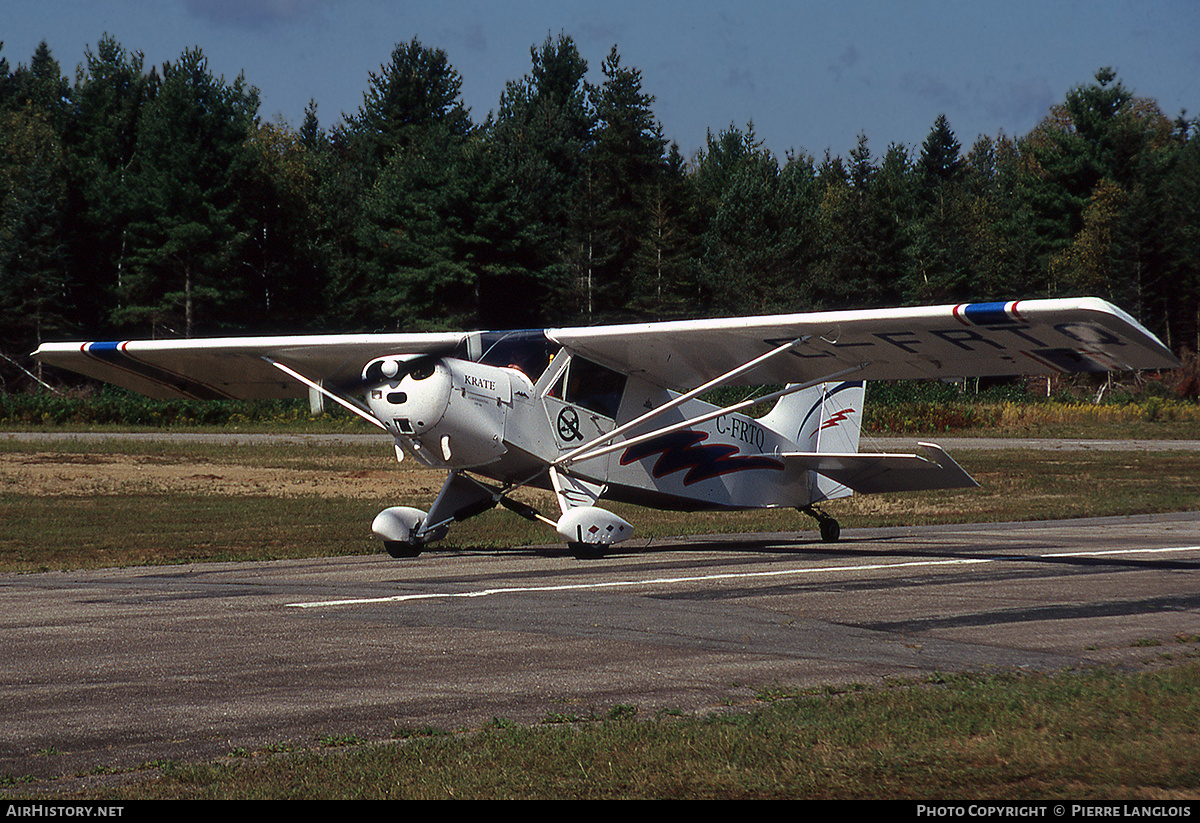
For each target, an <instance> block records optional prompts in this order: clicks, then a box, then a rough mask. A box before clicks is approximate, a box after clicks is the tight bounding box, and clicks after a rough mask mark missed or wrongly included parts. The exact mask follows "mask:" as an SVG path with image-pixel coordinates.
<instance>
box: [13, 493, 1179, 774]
mask: <svg viewBox="0 0 1200 823" xmlns="http://www.w3.org/2000/svg"><path fill="white" fill-rule="evenodd" d="M617 549H619V551H618V552H616V553H614V554H613V555H612V556H610V557H607V558H604V559H602V560H597V561H577V560H575V559H574V558H572V557H570V556H569V555H567V554H566V552H565V550H564V549H562V548H560V547H557V546H553V547H551V546H547V547H542V548H532V549H518V550H512V551H508V552H499V551H497V552H474V553H464V552H443V553H439V552H436V551H432V552H428V553H426V554H423V555H422V556H421V557H419V558H417V559H415V560H407V561H397V560H392V559H391V558H388V557H386V556H385V555H383V554H379V555H372V556H363V557H353V558H337V559H316V560H288V561H277V562H268V563H237V564H227V563H207V564H196V565H187V566H165V567H143V568H129V569H110V570H103V571H82V572H61V573H44V574H22V575H5V576H0V599H2V608H0V615H2V616H0V621H2V629H0V631H2V632H3V638H4V640H3V644H4V654H3V655H0V672H2V676H0V690H2V691H0V714H2V716H3V722H2V723H0V777H3V776H8V777H25V776H33V777H34V778H38V779H51V778H54V777H55V776H58V775H74V774H81V773H95V772H96V771H97V770H113V769H128V768H133V767H136V766H138V765H140V764H145V763H149V762H152V761H156V760H162V759H169V760H176V761H193V760H204V759H209V758H213V757H218V756H222V755H226V754H230V753H232V752H234V751H236V750H238V749H260V748H262V747H264V746H267V745H271V744H278V743H285V742H293V743H299V744H301V745H311V744H314V743H315V742H316V741H318V740H320V739H321V738H323V737H327V736H329V737H336V736H340V735H349V734H353V735H355V736H357V737H361V738H367V739H376V738H377V739H384V738H388V737H390V736H392V735H393V733H394V732H395V731H396V730H397V729H405V728H408V729H419V728H422V727H425V726H433V727H437V728H440V729H448V730H457V729H470V728H477V727H479V726H480V725H482V724H486V723H488V722H489V721H491V720H493V719H495V718H502V719H508V720H513V721H518V722H538V721H541V720H544V719H547V718H550V717H554V716H572V715H575V716H588V715H590V714H593V713H595V714H598V715H604V714H607V713H608V711H609V710H610V709H612V708H614V707H619V706H635V707H637V709H638V711H639V712H640V713H641V714H642V715H643V716H646V715H652V714H653V713H654V712H655V711H658V710H660V709H678V710H682V711H697V712H703V711H722V710H726V709H728V708H730V707H734V708H736V707H739V706H749V705H752V704H753V703H754V700H755V694H756V693H757V692H759V691H760V690H762V689H765V688H771V687H773V686H785V687H806V686H814V685H820V684H843V683H867V684H876V683H880V682H883V681H884V680H885V679H888V678H919V677H922V676H924V675H926V674H928V673H931V672H957V671H995V670H1023V671H1054V670H1062V669H1068V668H1074V667H1080V666H1087V665H1092V664H1110V665H1117V666H1130V667H1133V668H1141V667H1143V666H1144V665H1145V661H1148V660H1154V659H1156V658H1158V657H1160V656H1162V655H1166V654H1175V655H1178V654H1180V653H1184V652H1188V651H1194V650H1196V649H1197V648H1200V513H1195V514H1173V515H1154V516H1139V517H1129V518H1105V519H1095V520H1080V521H1063V522H1050V523H1024V524H992V525H967V526H943V527H927V528H901V529H861V530H854V529H849V530H846V531H845V532H844V534H843V540H842V542H841V543H838V544H836V545H827V544H822V543H820V542H818V541H817V540H816V539H815V538H814V537H813V535H812V533H811V532H808V533H804V534H797V535H790V534H779V535H755V536H743V537H729V536H722V537H713V538H709V539H700V538H693V539H688V540H677V541H656V542H654V543H647V542H646V541H641V540H636V539H635V540H632V541H629V542H628V543H625V544H621V545H620V546H618V547H617ZM86 779H87V780H99V779H102V778H100V777H89V778H86ZM77 782H78V781H63V780H54V781H52V782H50V783H40V784H34V786H52V787H58V788H59V789H62V788H64V787H67V786H73V785H76V783H77ZM21 785H25V784H21ZM30 790H32V788H31V789H30Z"/></svg>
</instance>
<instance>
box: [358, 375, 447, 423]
mask: <svg viewBox="0 0 1200 823" xmlns="http://www.w3.org/2000/svg"><path fill="white" fill-rule="evenodd" d="M368 371H370V368H369V367H368ZM378 373H379V375H380V376H381V377H383V378H385V379H384V380H383V381H381V382H378V383H375V384H373V385H371V386H370V388H369V389H368V391H367V405H368V406H369V407H370V409H371V413H372V414H374V415H375V416H376V417H377V418H378V419H379V421H380V422H381V423H383V424H384V425H385V426H387V428H388V430H389V431H391V432H392V433H393V434H402V435H407V436H409V437H420V436H421V435H423V434H425V433H426V432H428V431H429V430H430V429H432V428H433V427H434V426H436V425H437V424H438V423H439V422H440V421H441V419H442V417H443V416H444V415H445V413H446V407H447V406H448V404H449V402H450V388H451V382H452V381H451V375H450V370H449V369H448V368H447V367H446V365H445V364H444V363H442V362H441V361H437V360H427V361H422V362H420V363H418V364H416V365H414V366H412V367H409V368H405V364H403V363H402V362H401V361H399V360H397V359H387V358H385V359H383V360H382V361H381V362H380V366H379V370H378Z"/></svg>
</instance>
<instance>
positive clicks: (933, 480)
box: [780, 443, 979, 494]
mask: <svg viewBox="0 0 1200 823" xmlns="http://www.w3.org/2000/svg"><path fill="white" fill-rule="evenodd" d="M919 445H920V447H921V449H922V450H923V451H924V452H925V455H919V454H867V453H864V454H837V453H826V452H792V453H787V454H782V455H780V457H782V458H783V460H784V461H785V462H787V463H790V464H795V465H798V466H800V467H802V468H805V469H808V470H810V471H815V472H817V473H818V474H823V475H825V476H826V477H828V478H829V479H831V480H834V481H836V482H838V483H841V484H842V485H843V486H845V487H847V488H849V489H852V490H853V491H855V492H858V493H859V494H880V493H883V492H909V491H929V490H933V489H963V488H973V487H975V486H978V485H979V484H978V483H976V482H975V480H974V479H973V478H972V477H971V476H970V475H969V474H967V473H966V472H965V471H964V470H963V468H962V467H961V466H959V465H958V463H956V462H954V458H952V457H950V455H948V454H946V452H944V451H943V450H942V449H941V447H940V446H935V445H934V444H932V443H920V444H919Z"/></svg>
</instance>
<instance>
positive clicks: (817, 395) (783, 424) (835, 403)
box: [758, 382, 866, 454]
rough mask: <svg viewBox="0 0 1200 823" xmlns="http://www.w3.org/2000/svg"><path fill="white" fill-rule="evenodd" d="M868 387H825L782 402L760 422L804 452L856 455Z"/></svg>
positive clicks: (813, 389) (860, 385)
mask: <svg viewBox="0 0 1200 823" xmlns="http://www.w3.org/2000/svg"><path fill="white" fill-rule="evenodd" d="M865 395H866V385H865V384H863V383H861V382H857V383H851V382H844V383H822V384H821V385H818V386H813V387H811V388H808V389H804V390H803V391H798V392H796V393H794V394H789V395H786V396H784V397H782V398H780V400H779V402H778V403H776V404H775V408H773V409H771V411H770V412H768V413H767V414H766V415H765V416H764V417H762V418H761V419H760V420H759V421H758V422H759V423H761V424H762V425H764V426H766V427H768V428H770V429H772V430H773V431H776V432H778V433H780V434H782V435H784V436H786V437H788V438H790V439H793V440H795V441H796V449H797V450H798V451H802V452H822V453H838V454H843V453H851V454H853V453H855V452H857V451H858V439H859V435H860V434H861V432H862V414H863V400H864V399H865Z"/></svg>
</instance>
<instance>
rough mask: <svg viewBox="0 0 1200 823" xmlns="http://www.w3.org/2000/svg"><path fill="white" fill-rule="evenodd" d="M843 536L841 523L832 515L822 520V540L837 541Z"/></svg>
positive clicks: (827, 541)
mask: <svg viewBox="0 0 1200 823" xmlns="http://www.w3.org/2000/svg"><path fill="white" fill-rule="evenodd" d="M841 536H842V527H841V525H840V524H839V523H838V522H837V521H836V520H834V519H833V518H832V517H831V518H829V519H828V520H822V521H821V540H822V542H825V543H836V542H838V538H839V537H841Z"/></svg>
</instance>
